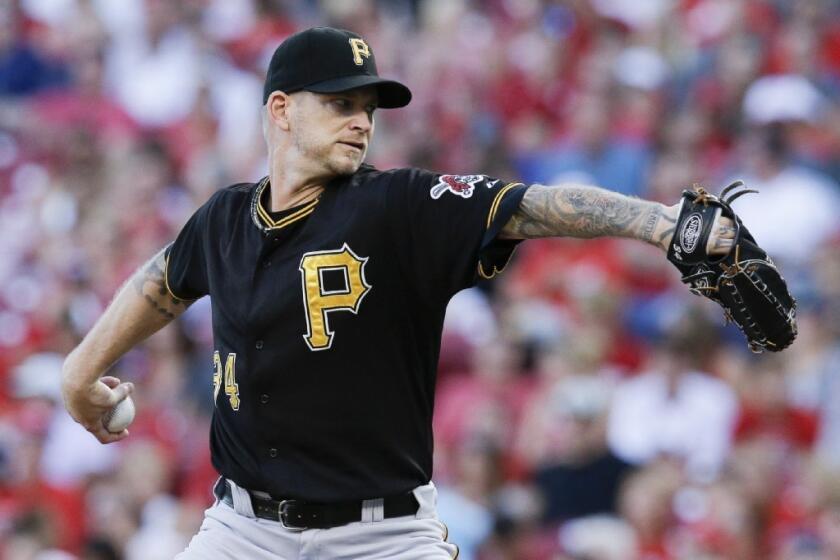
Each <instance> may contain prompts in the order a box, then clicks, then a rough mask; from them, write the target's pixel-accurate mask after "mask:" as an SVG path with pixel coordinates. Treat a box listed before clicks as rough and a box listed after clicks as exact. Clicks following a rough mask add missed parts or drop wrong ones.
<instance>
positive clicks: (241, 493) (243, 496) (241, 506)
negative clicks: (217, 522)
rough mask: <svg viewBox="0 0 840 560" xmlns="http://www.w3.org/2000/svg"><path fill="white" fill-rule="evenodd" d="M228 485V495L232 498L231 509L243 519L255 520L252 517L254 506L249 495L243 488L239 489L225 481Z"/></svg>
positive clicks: (230, 481) (233, 483)
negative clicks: (243, 517) (242, 516)
mask: <svg viewBox="0 0 840 560" xmlns="http://www.w3.org/2000/svg"><path fill="white" fill-rule="evenodd" d="M227 483H228V484H229V485H230V493H231V496H232V497H233V509H234V511H236V513H238V514H239V515H244V516H245V517H250V518H252V519H253V518H256V517H257V516H256V515H254V504H253V503H252V502H251V495H250V494H248V491H247V490H245V489H244V488H240V487H239V486H237V485H236V483H235V482H233V481H232V480H229V479H228V480H227Z"/></svg>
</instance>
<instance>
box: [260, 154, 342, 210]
mask: <svg viewBox="0 0 840 560" xmlns="http://www.w3.org/2000/svg"><path fill="white" fill-rule="evenodd" d="M290 168H291V166H290V167H285V166H284V165H282V164H279V165H278V164H272V165H271V169H270V171H269V177H268V179H269V185H270V189H269V192H270V194H271V200H270V202H269V205H270V208H269V209H268V210H269V212H280V211H282V210H286V209H288V208H293V207H295V206H299V205H301V204H305V203H307V202H309V201H311V200H313V199H315V198H317V197H318V196H319V195H320V194H321V193H322V192H323V190H324V186H325V185H326V184H327V182H328V181H329V178H328V177H318V176H312V174H308V173H304V172H301V171H296V172H289V169H290Z"/></svg>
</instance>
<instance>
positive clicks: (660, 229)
mask: <svg viewBox="0 0 840 560" xmlns="http://www.w3.org/2000/svg"><path fill="white" fill-rule="evenodd" d="M679 214H680V205H679V204H675V205H673V206H665V205H664V204H660V205H659V219H658V220H657V222H656V226H655V227H654V233H653V236H652V239H651V240H650V243H651V244H653V245H656V246H657V247H659V248H660V249H662V250H663V251H665V252H666V253H667V252H668V247H669V246H670V244H671V240H672V239H673V238H674V232H675V231H676V224H677V217H678V216H679Z"/></svg>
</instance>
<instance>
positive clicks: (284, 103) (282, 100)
mask: <svg viewBox="0 0 840 560" xmlns="http://www.w3.org/2000/svg"><path fill="white" fill-rule="evenodd" d="M292 103H293V101H292V97H291V96H290V95H289V94H288V93H286V92H283V91H279V90H278V91H274V92H272V93H271V95H270V96H269V97H268V101H266V108H267V110H268V118H269V120H270V121H271V122H272V123H274V124H275V125H276V126H278V127H280V129H282V130H289V108H290V106H291V104H292Z"/></svg>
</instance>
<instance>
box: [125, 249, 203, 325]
mask: <svg viewBox="0 0 840 560" xmlns="http://www.w3.org/2000/svg"><path fill="white" fill-rule="evenodd" d="M165 251H166V249H161V251H160V252H159V253H158V254H157V255H155V256H154V257H152V258H151V259H149V261H148V262H147V263H146V264H145V265H143V266H142V267H141V268H140V269H139V270H138V271H137V272H135V273H134V277H133V278H132V279H131V284H132V285H133V286H134V290H135V291H136V292H137V294H138V295H140V296H141V297H143V298H144V299H145V300H146V301H147V302H148V303H149V305H150V306H151V307H152V308H154V309H155V311H157V312H158V313H160V314H161V315H162V316H164V317H166V318H167V319H174V318H175V317H177V316H178V315H180V314H181V313H183V312H184V311H185V310H186V309H187V307H189V306H190V305H192V303H193V301H190V300H183V299H179V298H177V297H175V296H174V294H172V292H170V291H169V288H168V287H167V286H166V257H165Z"/></svg>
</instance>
